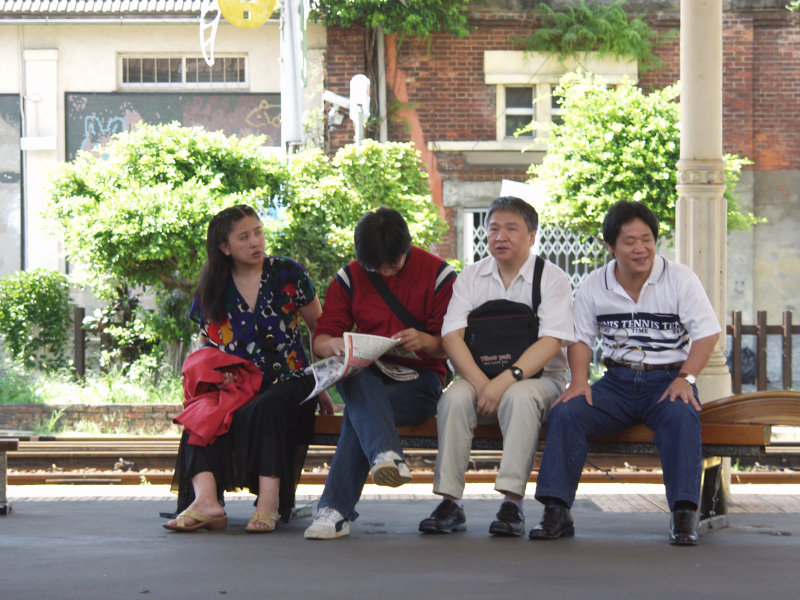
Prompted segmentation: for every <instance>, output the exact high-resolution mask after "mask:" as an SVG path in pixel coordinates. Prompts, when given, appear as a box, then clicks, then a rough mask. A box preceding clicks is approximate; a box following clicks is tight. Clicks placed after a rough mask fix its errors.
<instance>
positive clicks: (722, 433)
mask: <svg viewBox="0 0 800 600" xmlns="http://www.w3.org/2000/svg"><path fill="white" fill-rule="evenodd" d="M341 426H342V417H341V416H338V415H333V416H331V415H320V416H317V418H316V421H315V424H314V433H315V434H317V436H316V439H317V440H323V439H327V440H330V439H331V438H333V437H335V436H337V435H338V434H339V430H340V429H341ZM546 429H547V428H546V427H543V428H542V433H541V434H540V435H539V439H540V441H541V440H544V439H545V436H546ZM397 433H398V434H400V437H401V439H403V442H404V444H407V445H408V446H409V447H414V448H417V447H424V448H431V447H433V448H435V447H436V444H435V443H433V445H431V443H430V442H428V441H427V440H426V441H424V442H422V441H421V440H422V439H424V438H436V437H437V434H436V419H435V418H432V419H428V420H427V421H423V422H422V423H419V424H417V425H410V426H402V427H398V428H397ZM770 433H771V428H770V426H769V425H759V424H742V423H703V444H707V445H721V446H759V447H764V446H766V445H768V444H769V439H770ZM499 439H502V434H501V432H500V427H499V426H498V425H479V426H478V427H477V428H476V429H475V440H499ZM590 441H592V442H600V443H629V444H652V443H653V431H652V429H650V428H649V427H647V426H645V425H635V426H634V427H631V428H630V429H626V430H624V431H620V432H618V433H615V434H613V435H609V436H605V437H602V438H596V439H592V440H590ZM316 443H320V442H316Z"/></svg>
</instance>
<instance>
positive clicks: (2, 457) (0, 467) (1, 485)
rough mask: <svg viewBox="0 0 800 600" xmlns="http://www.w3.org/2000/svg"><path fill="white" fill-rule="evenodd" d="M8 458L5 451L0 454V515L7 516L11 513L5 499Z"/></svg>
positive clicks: (9, 505)
mask: <svg viewBox="0 0 800 600" xmlns="http://www.w3.org/2000/svg"><path fill="white" fill-rule="evenodd" d="M7 473H8V458H7V457H6V453H5V451H2V452H0V515H7V514H8V513H10V512H11V504H10V503H9V502H8V498H7V497H6V489H7V486H8V479H7V478H6V474H7Z"/></svg>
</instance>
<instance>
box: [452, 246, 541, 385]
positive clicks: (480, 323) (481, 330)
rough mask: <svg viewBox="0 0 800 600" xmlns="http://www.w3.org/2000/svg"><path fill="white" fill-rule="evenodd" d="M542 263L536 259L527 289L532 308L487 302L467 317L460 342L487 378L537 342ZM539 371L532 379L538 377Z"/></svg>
mask: <svg viewBox="0 0 800 600" xmlns="http://www.w3.org/2000/svg"><path fill="white" fill-rule="evenodd" d="M543 268H544V259H542V258H541V257H539V256H537V257H536V264H535V266H534V269H533V283H532V285H531V288H532V289H531V297H532V302H531V304H532V306H533V308H531V307H530V306H528V305H527V304H523V303H521V302H512V301H510V300H489V301H488V302H484V303H483V304H481V305H480V306H479V307H477V308H475V309H474V310H472V311H471V312H470V313H469V315H467V329H466V331H465V332H464V341H465V342H466V344H467V347H468V348H469V350H470V352H471V353H472V358H473V359H475V363H476V364H477V365H478V366H479V367H480V369H481V371H483V372H484V373H485V374H486V376H487V377H489V378H494V377H496V376H497V375H499V374H500V373H502V372H503V371H505V370H506V369H507V368H508V367H510V366H511V365H513V364H514V362H515V361H516V360H517V359H518V358H519V357H520V356H521V355H522V353H523V352H525V350H527V349H528V348H529V347H530V346H531V344H533V343H534V342H535V341H536V340H538V339H539V317H538V316H537V314H536V312H537V311H538V309H539V303H540V302H541V283H542V270H543ZM541 375H542V370H540V371H539V372H538V373H536V374H535V375H533V377H541Z"/></svg>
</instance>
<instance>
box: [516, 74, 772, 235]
mask: <svg viewBox="0 0 800 600" xmlns="http://www.w3.org/2000/svg"><path fill="white" fill-rule="evenodd" d="M554 94H555V95H556V96H557V97H559V104H560V105H561V107H562V109H563V114H562V116H563V123H561V124H557V125H554V126H553V129H552V131H551V134H550V139H549V141H548V152H547V154H546V155H545V157H544V160H543V162H542V164H541V165H532V166H531V168H530V169H529V174H530V175H532V176H533V179H532V180H531V181H534V180H535V181H537V182H539V183H541V184H543V186H544V188H545V190H546V193H547V197H548V204H547V206H546V208H545V218H546V219H547V220H549V221H551V222H554V223H558V224H560V225H561V226H563V227H566V228H569V229H572V230H574V231H579V232H582V233H584V234H587V235H590V236H599V234H600V230H601V226H602V221H603V217H604V216H605V214H606V212H607V211H608V208H609V207H610V206H611V205H612V204H614V203H615V202H617V201H619V200H639V201H642V202H646V203H647V204H648V205H649V206H650V208H651V209H652V210H653V212H654V213H655V214H656V216H657V217H658V219H659V222H660V229H661V231H660V233H661V234H662V235H664V236H665V237H670V236H671V234H672V232H673V230H674V228H675V204H676V202H677V199H678V193H677V187H676V186H677V169H676V165H677V162H678V159H679V158H680V129H679V117H680V106H679V105H678V104H677V103H676V102H675V99H676V98H677V97H678V86H677V85H673V86H670V87H667V88H665V89H663V90H658V91H655V92H653V93H651V94H644V93H643V92H642V91H641V90H640V89H639V88H637V87H636V86H634V85H633V84H630V83H626V84H623V85H620V86H618V87H617V88H616V89H612V88H608V87H606V85H605V84H604V83H603V82H602V81H601V80H600V79H599V78H597V77H595V76H592V75H589V74H582V73H572V74H568V75H566V76H565V77H564V78H562V80H561V83H560V85H559V86H558V87H557V88H556V89H555V90H554ZM725 159H726V163H727V169H726V179H727V190H726V192H725V198H726V199H727V203H728V229H729V230H732V229H748V228H750V227H752V225H753V224H755V223H757V222H759V219H757V218H756V217H754V216H753V215H752V214H751V213H748V212H745V211H743V210H742V208H741V206H740V205H739V201H738V197H737V196H736V194H735V184H736V181H738V179H739V174H740V171H741V167H742V165H745V164H750V163H749V161H747V159H743V158H740V157H738V156H726V157H725Z"/></svg>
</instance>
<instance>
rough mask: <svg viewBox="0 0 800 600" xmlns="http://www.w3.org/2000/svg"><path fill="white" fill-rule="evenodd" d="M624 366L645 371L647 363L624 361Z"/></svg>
mask: <svg viewBox="0 0 800 600" xmlns="http://www.w3.org/2000/svg"><path fill="white" fill-rule="evenodd" d="M626 366H627V367H628V368H629V369H631V370H633V371H646V370H647V365H645V364H644V363H640V362H629V363H626Z"/></svg>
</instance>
